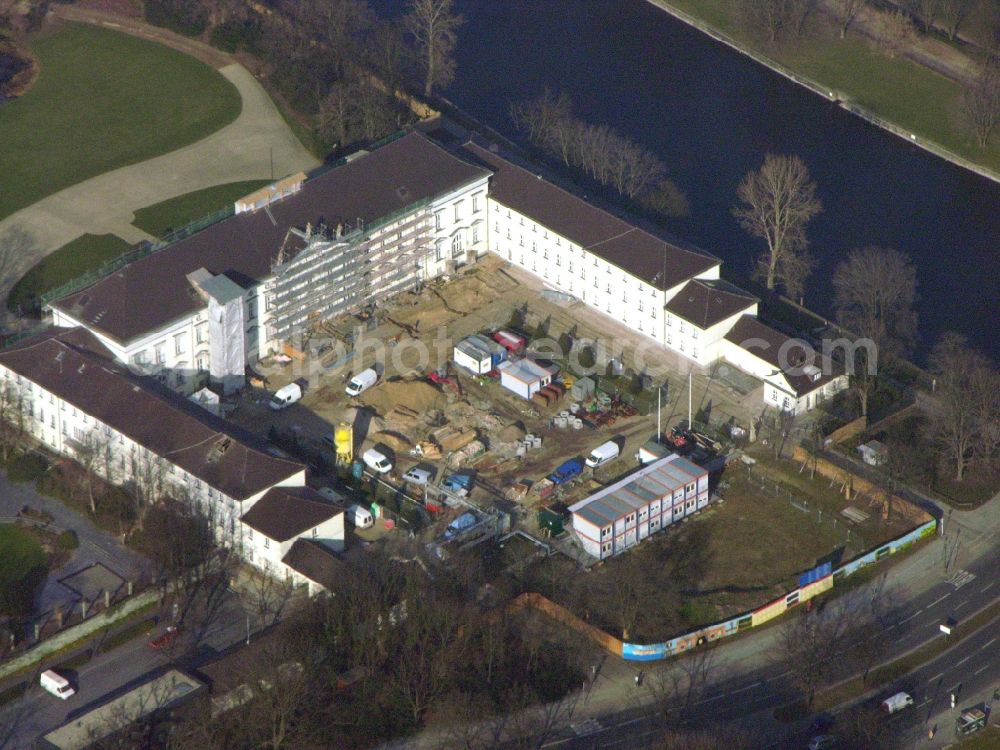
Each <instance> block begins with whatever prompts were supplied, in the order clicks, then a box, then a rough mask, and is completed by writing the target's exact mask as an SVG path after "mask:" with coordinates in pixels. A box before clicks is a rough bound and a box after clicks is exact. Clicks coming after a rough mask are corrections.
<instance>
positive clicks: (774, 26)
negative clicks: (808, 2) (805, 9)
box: [741, 0, 793, 44]
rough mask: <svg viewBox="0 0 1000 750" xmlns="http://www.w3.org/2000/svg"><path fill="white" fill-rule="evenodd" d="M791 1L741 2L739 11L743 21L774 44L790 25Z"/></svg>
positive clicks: (758, 0) (757, 0)
mask: <svg viewBox="0 0 1000 750" xmlns="http://www.w3.org/2000/svg"><path fill="white" fill-rule="evenodd" d="M792 2H793V0H743V2H742V3H741V11H742V15H743V19H744V21H745V22H746V23H747V25H748V26H750V28H751V29H754V30H755V31H757V32H758V33H762V34H764V35H765V36H766V37H767V40H768V41H769V42H770V43H771V44H774V43H776V42H777V41H778V39H779V37H780V36H781V33H782V31H784V29H785V28H786V27H787V26H788V25H789V24H790V23H792V12H791V10H792V7H791V6H792Z"/></svg>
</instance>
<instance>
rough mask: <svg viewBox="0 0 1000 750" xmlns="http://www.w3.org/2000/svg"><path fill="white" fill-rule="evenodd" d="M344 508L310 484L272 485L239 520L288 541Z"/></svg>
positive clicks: (273, 536)
mask: <svg viewBox="0 0 1000 750" xmlns="http://www.w3.org/2000/svg"><path fill="white" fill-rule="evenodd" d="M343 512H344V509H343V508H341V507H340V506H339V505H334V504H333V503H331V502H329V501H327V500H326V499H324V498H323V497H322V496H321V495H320V494H319V493H318V492H316V490H313V489H310V488H309V487H272V488H271V489H269V490H268V491H267V492H266V493H265V494H264V496H263V497H262V498H261V499H260V500H258V501H257V502H255V503H254V504H253V507H252V508H250V510H248V511H247V512H246V513H244V514H243V517H242V518H241V519H240V520H241V521H242V522H243V523H245V524H246V525H247V526H249V527H250V528H252V529H254V530H255V531H259V532H260V533H261V534H263V535H264V536H267V537H269V538H271V539H274V540H275V541H276V542H287V541H288V540H289V539H294V538H295V537H296V536H298V535H299V534H301V533H303V532H305V531H308V530H309V529H312V528H315V527H316V526H319V525H320V524H321V523H323V522H324V521H329V520H330V519H331V518H333V517H334V516H335V515H337V514H338V513H343Z"/></svg>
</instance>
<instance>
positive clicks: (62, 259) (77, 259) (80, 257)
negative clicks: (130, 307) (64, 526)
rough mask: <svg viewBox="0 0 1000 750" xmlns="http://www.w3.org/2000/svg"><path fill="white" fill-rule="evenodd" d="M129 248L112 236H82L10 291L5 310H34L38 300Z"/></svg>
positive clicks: (68, 244) (32, 271) (40, 264)
mask: <svg viewBox="0 0 1000 750" xmlns="http://www.w3.org/2000/svg"><path fill="white" fill-rule="evenodd" d="M130 247H131V246H130V245H129V244H128V243H127V242H126V241H125V240H123V239H121V238H120V237H117V236H116V235H113V234H85V235H82V236H80V237H77V238H76V239H75V240H73V241H72V242H69V243H67V244H65V245H63V246H62V247H61V248H59V249H58V250H56V251H55V252H53V253H51V254H50V255H48V256H46V257H45V258H44V259H43V260H41V261H39V262H38V263H37V264H36V265H35V266H33V267H32V268H31V269H30V270H29V271H28V272H27V273H26V274H25V275H24V276H22V277H21V279H20V280H19V281H18V282H17V283H16V284H15V285H14V288H13V289H11V290H10V295H9V296H8V297H7V308H8V309H9V310H11V311H12V312H16V311H17V309H18V307H20V308H21V310H22V311H23V312H27V311H29V310H34V309H35V308H36V307H37V305H38V297H39V296H40V295H41V294H43V293H44V292H47V291H49V290H50V289H55V288H56V287H58V286H60V285H62V284H65V283H66V282H67V281H71V280H72V279H75V278H76V277H77V276H80V275H82V274H84V273H86V272H87V271H90V270H92V269H95V268H97V267H98V266H100V265H101V264H102V263H104V262H105V261H108V260H111V259H112V258H117V257H118V256H119V255H121V254H122V253H124V252H126V251H127V250H128V249H129V248H130Z"/></svg>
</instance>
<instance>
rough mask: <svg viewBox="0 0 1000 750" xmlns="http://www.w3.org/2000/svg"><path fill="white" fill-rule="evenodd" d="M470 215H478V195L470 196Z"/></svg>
mask: <svg viewBox="0 0 1000 750" xmlns="http://www.w3.org/2000/svg"><path fill="white" fill-rule="evenodd" d="M472 213H474V214H477V213H479V196H478V195H474V196H472Z"/></svg>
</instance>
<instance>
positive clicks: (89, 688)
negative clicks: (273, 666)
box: [0, 591, 247, 750]
mask: <svg viewBox="0 0 1000 750" xmlns="http://www.w3.org/2000/svg"><path fill="white" fill-rule="evenodd" d="M169 616H170V615H169V612H168V613H166V619H169ZM163 627H164V625H161V626H160V627H159V628H158V629H157V631H156V632H159V631H161V630H162V629H163ZM186 629H187V632H186V634H185V637H184V640H183V642H180V643H178V644H177V646H176V647H175V648H172V649H171V650H169V651H168V652H158V651H154V650H153V649H151V648H150V647H149V645H148V639H147V638H145V637H143V638H136V639H135V640H133V641H130V642H129V643H127V644H125V645H123V646H120V647H118V648H116V649H114V650H113V651H110V652H109V653H107V654H102V655H99V656H97V657H95V658H94V659H93V660H92V661H90V662H88V663H87V664H85V665H84V666H82V667H80V668H79V670H77V672H76V674H75V675H72V674H71V675H70V676H71V677H72V678H73V680H72V681H73V683H74V685H75V686H76V689H77V692H76V694H75V695H73V696H72V697H70V698H69V699H68V700H65V701H63V700H60V699H58V698H56V697H55V696H53V695H50V694H49V693H46V692H45V691H43V690H42V689H41V688H40V687H38V685H37V674H38V673H40V672H41V671H42V670H44V669H47V668H48V667H49V666H51V665H50V664H47V663H46V664H42V665H39V667H38V669H37V670H36V671H35V673H34V675H33V685H32V687H31V688H30V689H29V690H28V692H27V694H25V696H24V697H23V698H21V699H20V700H18V701H15V702H12V703H9V704H7V705H6V706H0V750H27V748H32V747H34V743H35V739H36V738H37V737H38V736H39V735H41V734H44V733H46V732H48V731H51V730H52V729H54V728H56V727H58V726H60V725H62V724H64V723H65V722H67V721H69V720H71V719H73V718H74V717H76V716H79V715H80V714H82V713H85V712H87V711H89V710H91V709H93V708H95V707H97V706H99V705H101V704H104V703H107V702H108V701H109V700H111V699H112V698H114V697H115V696H116V695H118V694H120V693H122V692H125V691H127V690H129V689H131V688H133V687H135V686H136V685H137V684H140V683H142V682H145V681H146V680H147V679H149V678H150V677H151V676H152V675H153V674H154V673H156V672H157V671H159V670H162V669H164V668H165V667H166V666H167V665H169V664H170V663H171V662H172V661H173V660H174V659H176V661H177V663H179V664H181V665H182V668H195V667H197V666H198V665H199V664H202V663H204V662H206V661H208V660H210V659H211V658H213V657H214V656H215V655H216V654H217V653H219V652H222V651H224V650H226V649H227V648H229V647H231V646H233V645H235V644H237V643H239V642H241V641H243V640H245V639H246V637H247V613H246V611H245V610H244V608H243V605H242V604H241V602H240V600H239V598H238V597H237V596H236V595H235V594H233V593H231V592H228V591H227V592H226V594H225V595H224V597H223V599H222V600H221V604H220V607H219V608H218V610H217V611H216V612H215V613H214V614H213V615H212V617H211V618H210V620H209V621H208V622H207V623H205V624H204V627H203V631H204V632H203V635H202V636H201V637H200V638H199V637H198V635H199V629H197V628H196V627H195V626H194V624H188V625H187V628H186ZM62 658H65V657H62Z"/></svg>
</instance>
